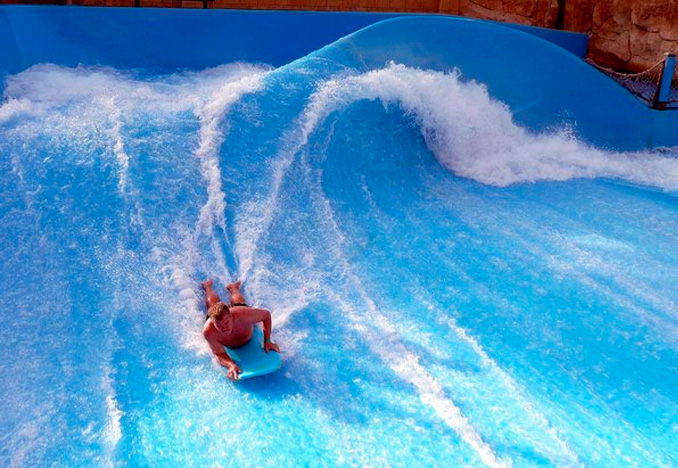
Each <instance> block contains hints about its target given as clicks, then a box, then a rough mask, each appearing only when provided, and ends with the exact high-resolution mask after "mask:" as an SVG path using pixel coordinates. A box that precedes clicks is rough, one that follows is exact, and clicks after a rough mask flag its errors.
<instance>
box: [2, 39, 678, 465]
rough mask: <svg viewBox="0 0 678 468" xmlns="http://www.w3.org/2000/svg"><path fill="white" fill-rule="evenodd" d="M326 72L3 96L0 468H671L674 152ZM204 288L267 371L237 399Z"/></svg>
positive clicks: (33, 77) (475, 87) (148, 78)
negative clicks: (259, 333) (232, 314)
mask: <svg viewBox="0 0 678 468" xmlns="http://www.w3.org/2000/svg"><path fill="white" fill-rule="evenodd" d="M325 53H326V52H325V51H320V52H319V53H315V54H312V55H311V56H308V57H305V58H303V59H301V60H299V61H296V62H294V63H292V64H290V65H287V66H285V67H281V68H278V69H275V70H273V69H271V68H270V67H267V66H263V65H247V64H229V65H224V66H221V67H217V68H213V69H207V70H203V71H199V72H181V73H177V74H174V75H160V76H158V75H154V74H149V73H148V72H146V71H144V70H136V71H127V70H115V69H110V68H103V67H87V66H81V67H77V68H66V67H60V66H56V65H49V64H42V65H37V66H34V67H32V68H30V69H29V70H26V71H24V72H22V73H19V74H18V75H13V76H11V77H9V78H8V81H7V83H6V87H5V95H4V101H3V104H2V107H0V184H1V187H2V188H1V191H2V198H1V200H0V217H1V219H2V222H1V223H0V230H1V238H2V242H1V243H0V261H1V262H2V264H3V265H4V267H3V268H2V270H0V285H1V287H2V294H1V295H0V307H1V308H2V310H4V311H5V312H4V313H3V314H2V315H0V316H1V317H2V323H1V326H0V356H2V360H1V363H0V375H1V380H0V390H1V394H2V396H3V398H2V399H0V414H2V415H3V417H2V418H0V428H1V432H0V433H1V434H2V441H1V442H0V464H2V465H4V466H45V465H46V466H92V464H95V465H97V466H178V465H181V466H262V465H270V466H273V465H277V466H281V467H282V466H375V467H376V466H403V467H404V466H408V467H409V466H422V467H423V466H426V467H428V466H441V467H450V466H469V467H472V466H515V467H536V466H559V467H560V466H597V467H606V468H607V467H628V466H642V467H650V466H658V467H659V466H675V465H678V445H677V444H676V442H675V441H676V440H678V340H677V339H676V338H677V331H678V315H677V314H676V304H677V303H678V292H677V290H676V288H675V278H677V277H678V247H677V246H678V242H677V241H678V234H677V233H678V212H677V210H676V208H677V207H678V202H677V201H676V200H677V199H676V198H675V189H676V188H677V187H678V161H677V160H676V153H675V152H672V151H671V150H669V151H665V152H661V153H653V152H645V153H612V152H607V151H605V150H603V149H597V148H593V147H590V146H588V145H586V144H585V143H583V142H581V141H579V139H578V138H577V136H576V129H575V130H574V131H573V130H572V129H570V128H563V129H554V130H553V131H551V132H550V133H546V134H534V133H530V131H528V130H526V129H523V128H521V127H519V126H517V125H516V124H515V123H513V120H512V115H511V112H510V111H509V109H508V108H507V107H506V106H505V105H503V104H502V103H501V102H498V101H496V100H494V99H493V98H492V96H490V95H489V94H488V92H487V90H486V89H485V87H484V86H483V85H482V83H476V82H473V81H469V80H466V79H465V78H464V71H463V70H458V71H457V72H455V73H447V74H444V73H439V72H433V71H427V70H419V69H413V68H408V67H405V66H402V65H398V64H394V63H391V64H388V63H386V64H384V65H383V67H382V68H379V69H375V70H364V69H363V68H362V67H361V65H360V64H359V63H351V62H350V61H349V62H338V61H336V60H331V59H329V58H328V57H329V55H325ZM206 278H214V279H215V281H216V283H217V290H218V291H219V292H220V293H221V294H224V295H225V291H224V288H223V285H224V284H225V283H227V282H230V281H233V280H235V279H238V278H239V279H242V280H243V285H244V292H245V294H246V296H247V299H248V300H249V301H250V302H251V303H252V304H255V305H257V306H260V307H265V308H268V309H270V310H271V311H272V313H273V317H274V338H275V340H276V341H277V342H278V343H279V344H280V346H281V348H282V350H283V354H282V356H283V368H282V369H281V371H279V372H278V373H276V374H273V375H271V376H268V377H265V378H259V379H253V380H251V381H246V382H240V383H237V384H234V383H232V382H230V381H228V380H227V379H226V377H225V374H224V372H223V371H222V370H220V369H219V368H218V366H217V364H216V362H215V361H214V359H213V358H212V357H211V355H210V353H209V349H208V347H207V345H206V344H205V343H204V341H203V339H202V336H201V327H202V322H203V315H202V314H203V301H204V299H203V296H202V291H201V289H200V287H199V282H200V281H203V280H204V279H206Z"/></svg>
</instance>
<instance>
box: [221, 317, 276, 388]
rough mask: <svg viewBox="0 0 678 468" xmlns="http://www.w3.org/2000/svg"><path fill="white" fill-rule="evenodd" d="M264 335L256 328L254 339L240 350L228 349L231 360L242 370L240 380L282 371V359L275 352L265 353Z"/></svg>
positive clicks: (253, 334)
mask: <svg viewBox="0 0 678 468" xmlns="http://www.w3.org/2000/svg"><path fill="white" fill-rule="evenodd" d="M263 343H264V334H263V333H262V331H261V329H260V328H259V327H258V326H255V327H254V332H253V333H252V339H251V340H250V341H249V342H248V343H247V344H245V345H243V346H240V347H239V348H226V352H227V353H228V355H229V356H231V359H233V360H234V361H235V363H236V364H237V365H239V366H240V368H241V369H242V373H241V374H240V379H239V380H245V379H251V378H252V377H259V376H260V375H266V374H270V373H271V372H275V371H277V370H278V369H280V366H281V365H282V359H281V358H280V354H279V353H276V352H275V351H269V352H268V353H267V352H266V351H264V348H263Z"/></svg>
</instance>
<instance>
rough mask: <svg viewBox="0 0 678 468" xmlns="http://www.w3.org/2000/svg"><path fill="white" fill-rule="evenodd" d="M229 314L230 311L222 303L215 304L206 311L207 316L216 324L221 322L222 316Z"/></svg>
mask: <svg viewBox="0 0 678 468" xmlns="http://www.w3.org/2000/svg"><path fill="white" fill-rule="evenodd" d="M230 313H231V309H230V308H229V307H228V306H227V305H226V304H224V303H223V302H217V303H216V304H214V305H213V306H212V307H210V308H209V310H208V311H207V315H209V317H210V318H211V319H212V320H214V321H216V322H218V321H219V320H221V319H222V318H223V316H224V315H226V314H230Z"/></svg>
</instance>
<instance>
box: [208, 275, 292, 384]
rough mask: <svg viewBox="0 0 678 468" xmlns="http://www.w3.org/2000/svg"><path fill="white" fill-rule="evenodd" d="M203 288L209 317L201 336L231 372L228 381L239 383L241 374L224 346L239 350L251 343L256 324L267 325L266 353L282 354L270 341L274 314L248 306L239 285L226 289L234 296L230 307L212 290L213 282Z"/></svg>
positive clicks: (229, 286) (232, 284)
mask: <svg viewBox="0 0 678 468" xmlns="http://www.w3.org/2000/svg"><path fill="white" fill-rule="evenodd" d="M200 285H201V286H202V287H203V289H204V290H205V305H206V306H207V316H208V318H207V321H206V322H205V326H204V327H203V329H202V334H203V336H204V337H205V339H206V340H207V343H209V345H210V348H212V352H213V353H214V355H215V356H216V357H217V359H218V360H219V364H221V365H222V366H224V367H225V368H226V369H228V378H229V379H231V380H238V374H240V373H241V372H242V370H241V369H240V367H239V366H238V365H237V364H236V363H235V362H233V360H232V359H231V357H230V356H229V355H228V354H227V353H226V351H225V350H224V346H226V347H229V348H237V347H238V346H242V345H244V344H245V343H247V342H248V341H250V340H251V339H252V331H253V326H254V325H255V324H256V323H258V322H263V323H264V351H266V352H267V353H268V352H269V351H276V352H278V353H279V352H280V348H279V347H278V345H277V344H275V343H274V342H272V341H271V325H272V324H271V313H270V312H269V311H268V310H265V309H255V308H254V307H250V306H248V305H247V304H246V303H245V297H244V296H243V295H242V293H241V292H240V281H238V282H235V283H231V284H228V285H226V289H227V290H228V292H229V293H231V301H230V305H226V304H225V303H223V302H221V299H220V298H219V295H218V294H217V293H216V292H214V289H212V280H207V281H205V282H204V283H200Z"/></svg>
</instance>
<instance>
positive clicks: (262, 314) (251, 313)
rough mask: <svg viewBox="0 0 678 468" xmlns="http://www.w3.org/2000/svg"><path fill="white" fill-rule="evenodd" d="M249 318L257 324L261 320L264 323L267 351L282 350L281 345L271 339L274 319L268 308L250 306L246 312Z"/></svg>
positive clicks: (265, 347)
mask: <svg viewBox="0 0 678 468" xmlns="http://www.w3.org/2000/svg"><path fill="white" fill-rule="evenodd" d="M246 313H247V314H248V315H247V317H248V319H249V320H250V321H251V322H252V324H255V323H257V322H261V323H262V324H263V325H264V351H266V352H267V353H268V352H269V351H275V352H277V353H279V352H280V346H278V345H277V344H275V343H274V342H273V341H271V333H272V332H273V320H272V319H271V313H270V312H269V311H268V310H266V309H256V308H254V307H250V308H249V309H247V312H246Z"/></svg>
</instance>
